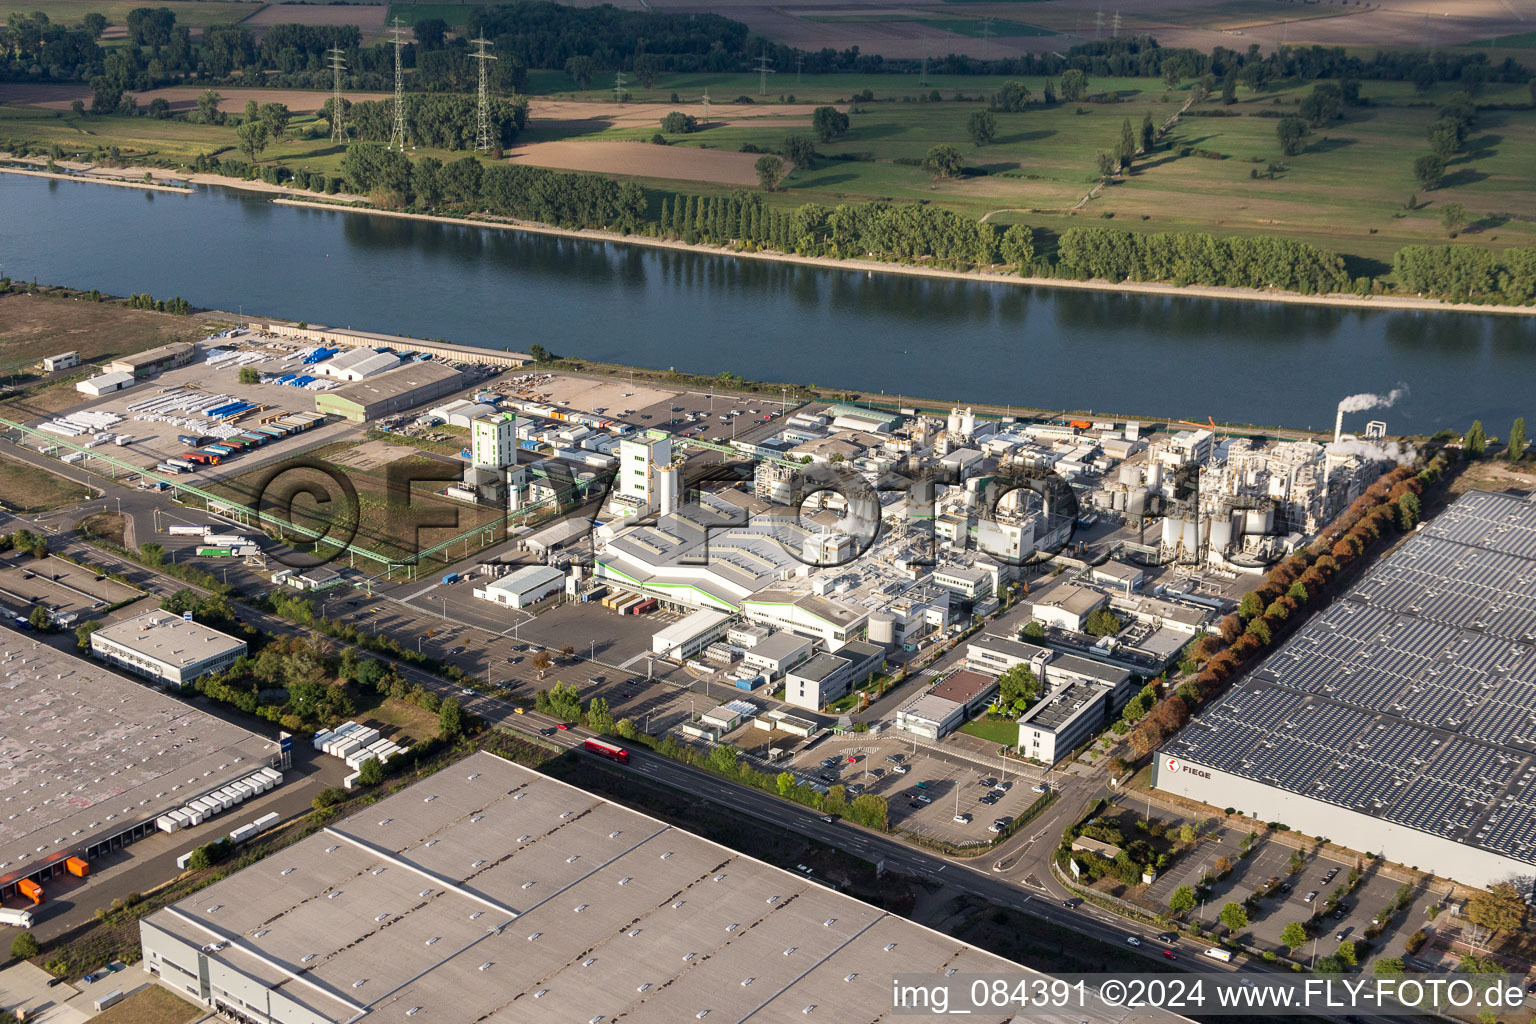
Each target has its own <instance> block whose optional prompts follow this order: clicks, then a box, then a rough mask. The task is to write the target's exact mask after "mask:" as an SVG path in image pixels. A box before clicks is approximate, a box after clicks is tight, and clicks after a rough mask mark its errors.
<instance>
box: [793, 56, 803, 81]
mask: <svg viewBox="0 0 1536 1024" xmlns="http://www.w3.org/2000/svg"><path fill="white" fill-rule="evenodd" d="M803 67H805V54H803V53H799V54H796V55H795V84H796V85H799V84H800V69H801V68H803Z"/></svg>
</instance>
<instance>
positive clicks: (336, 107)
mask: <svg viewBox="0 0 1536 1024" xmlns="http://www.w3.org/2000/svg"><path fill="white" fill-rule="evenodd" d="M329 53H330V57H331V141H332V142H345V141H346V139H347V130H346V126H345V125H344V124H343V121H344V119H345V114H344V112H343V110H342V106H341V105H342V103H344V102H345V101H344V100H343V99H342V98H341V73H342V72H343V71H345V70H346V69H347V58H346V55H345V54H344V53H343V52H342V50H341V48H340V47H337V46H333V47H331V49H330V51H329Z"/></svg>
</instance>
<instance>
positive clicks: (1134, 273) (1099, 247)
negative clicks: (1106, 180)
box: [1057, 227, 1350, 295]
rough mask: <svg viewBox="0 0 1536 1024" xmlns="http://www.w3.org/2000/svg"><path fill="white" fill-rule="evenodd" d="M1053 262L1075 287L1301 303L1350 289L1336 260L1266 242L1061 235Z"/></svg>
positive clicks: (1302, 245) (1291, 244)
mask: <svg viewBox="0 0 1536 1024" xmlns="http://www.w3.org/2000/svg"><path fill="white" fill-rule="evenodd" d="M1057 259H1058V261H1059V265H1060V267H1061V268H1062V269H1063V270H1065V271H1066V272H1067V273H1068V274H1071V275H1074V276H1076V277H1078V278H1081V279H1083V280H1088V279H1091V278H1102V279H1104V280H1108V281H1125V280H1131V281H1166V282H1171V283H1173V284H1177V285H1192V284H1203V285H1217V286H1221V287H1229V288H1283V289H1285V290H1287V291H1295V292H1300V293H1302V294H1304V295H1310V294H1316V293H1326V292H1336V291H1341V290H1343V289H1344V288H1346V287H1347V286H1348V285H1349V283H1350V278H1349V275H1348V273H1346V271H1345V269H1344V259H1343V257H1341V256H1339V255H1338V254H1337V253H1333V252H1329V251H1327V250H1325V249H1320V248H1318V247H1317V246H1314V245H1311V244H1309V243H1306V242H1298V241H1295V240H1293V239H1288V238H1277V237H1273V236H1266V235H1260V236H1256V237H1251V238H1250V237H1223V236H1218V235H1212V234H1209V233H1206V232H1197V231H1184V232H1167V233H1164V232H1159V233H1156V234H1139V233H1136V232H1132V231H1123V230H1118V229H1115V228H1103V227H1084V228H1068V229H1067V230H1066V231H1064V232H1062V235H1061V239H1060V242H1059V243H1058V247H1057Z"/></svg>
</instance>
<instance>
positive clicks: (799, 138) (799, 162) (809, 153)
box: [784, 135, 816, 170]
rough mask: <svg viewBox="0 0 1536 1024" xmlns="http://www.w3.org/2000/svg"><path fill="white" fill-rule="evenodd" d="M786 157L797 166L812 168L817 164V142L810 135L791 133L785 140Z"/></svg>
mask: <svg viewBox="0 0 1536 1024" xmlns="http://www.w3.org/2000/svg"><path fill="white" fill-rule="evenodd" d="M784 157H785V159H787V160H788V161H789V162H790V163H792V164H794V165H795V166H796V167H803V168H805V169H806V170H810V169H811V168H812V167H815V166H816V143H815V142H813V141H812V140H811V138H810V136H808V135H791V136H790V137H789V138H787V139H785V140H784Z"/></svg>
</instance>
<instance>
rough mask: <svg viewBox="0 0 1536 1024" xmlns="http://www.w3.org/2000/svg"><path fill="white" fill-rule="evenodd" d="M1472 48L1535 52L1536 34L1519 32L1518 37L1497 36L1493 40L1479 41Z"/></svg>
mask: <svg viewBox="0 0 1536 1024" xmlns="http://www.w3.org/2000/svg"><path fill="white" fill-rule="evenodd" d="M1472 45H1473V46H1492V47H1498V48H1500V49H1506V50H1536V32H1521V33H1520V34H1519V35H1513V36H1498V37H1497V38H1494V39H1479V40H1478V41H1477V42H1475V43H1473V44H1472Z"/></svg>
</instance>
